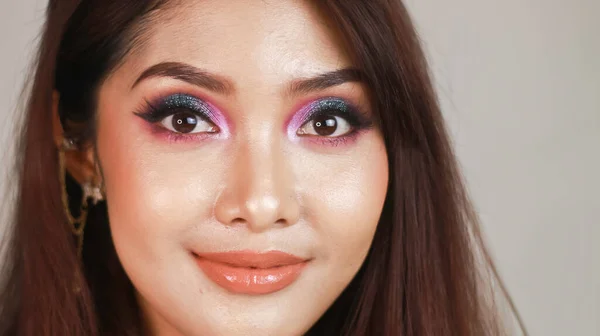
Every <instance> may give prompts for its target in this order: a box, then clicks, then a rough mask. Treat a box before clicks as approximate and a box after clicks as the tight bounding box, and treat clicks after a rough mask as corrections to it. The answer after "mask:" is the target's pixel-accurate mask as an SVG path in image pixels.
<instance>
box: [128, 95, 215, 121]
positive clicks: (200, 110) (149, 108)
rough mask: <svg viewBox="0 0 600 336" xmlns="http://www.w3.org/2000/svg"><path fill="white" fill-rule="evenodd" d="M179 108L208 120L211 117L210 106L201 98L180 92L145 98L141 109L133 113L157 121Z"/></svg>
mask: <svg viewBox="0 0 600 336" xmlns="http://www.w3.org/2000/svg"><path fill="white" fill-rule="evenodd" d="M180 110H188V111H190V112H192V113H194V114H195V115H197V116H198V117H200V118H203V119H205V120H207V121H210V122H212V119H213V118H212V113H211V111H210V108H209V107H208V106H207V105H206V104H205V103H204V102H202V100H200V99H198V98H196V97H193V96H190V95H186V94H181V93H178V94H173V95H170V96H167V97H165V98H159V99H158V100H155V101H149V100H145V104H144V107H143V108H142V110H141V111H140V112H135V113H134V114H135V115H137V116H138V117H140V118H142V119H144V120H146V121H148V122H150V123H157V122H159V121H161V120H163V119H164V118H166V117H168V116H170V115H173V114H175V113H176V112H177V111H180Z"/></svg>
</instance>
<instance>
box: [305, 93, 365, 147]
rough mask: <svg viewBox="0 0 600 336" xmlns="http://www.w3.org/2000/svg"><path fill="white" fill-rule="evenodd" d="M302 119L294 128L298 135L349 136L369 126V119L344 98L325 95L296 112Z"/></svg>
mask: <svg viewBox="0 0 600 336" xmlns="http://www.w3.org/2000/svg"><path fill="white" fill-rule="evenodd" d="M297 118H298V120H302V121H301V123H300V122H299V123H298V124H300V125H301V126H300V127H299V128H298V129H297V130H296V134H297V135H299V136H319V137H325V138H338V137H346V136H350V135H351V134H353V133H354V132H356V131H359V130H361V129H365V128H369V127H371V125H372V121H371V119H370V118H369V117H368V116H367V115H365V114H364V113H363V112H361V111H360V110H359V109H357V108H356V107H355V106H354V105H352V104H350V103H348V102H346V100H344V99H342V98H337V97H327V98H323V99H319V100H317V101H314V102H312V103H310V104H309V105H308V106H306V107H304V108H302V109H301V110H300V111H299V113H298V114H297Z"/></svg>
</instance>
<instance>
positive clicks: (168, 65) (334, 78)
mask: <svg viewBox="0 0 600 336" xmlns="http://www.w3.org/2000/svg"><path fill="white" fill-rule="evenodd" d="M154 77H168V78H173V79H177V80H181V81H184V82H186V83H189V84H192V85H195V86H200V87H204V88H206V89H208V90H210V91H213V92H216V93H220V94H223V95H231V94H232V93H233V92H234V91H235V85H234V84H233V82H232V81H231V80H229V79H227V78H226V77H223V76H220V75H217V74H213V73H210V72H208V71H206V70H203V69H200V68H197V67H194V66H191V65H189V64H185V63H179V62H163V63H158V64H156V65H153V66H151V67H150V68H148V69H146V70H145V71H144V72H143V73H142V74H141V75H140V76H139V77H138V79H137V80H136V81H135V82H134V84H133V85H132V86H131V89H132V90H133V88H135V87H136V86H137V85H138V84H139V83H140V82H142V81H143V80H145V79H148V78H154ZM363 80H364V75H363V73H362V72H361V71H360V70H358V69H355V68H343V69H338V70H334V71H330V72H325V73H322V74H319V75H317V76H315V77H310V78H299V79H295V80H293V81H292V82H291V83H290V84H289V86H288V88H287V93H288V94H291V95H294V94H302V93H304V94H306V93H310V92H313V91H319V90H324V89H327V88H329V87H333V86H337V85H341V84H344V83H347V82H361V81H363Z"/></svg>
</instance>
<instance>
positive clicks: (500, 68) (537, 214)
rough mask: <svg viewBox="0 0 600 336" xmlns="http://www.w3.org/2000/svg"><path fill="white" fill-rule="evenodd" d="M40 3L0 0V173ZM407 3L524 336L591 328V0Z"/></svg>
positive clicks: (599, 46)
mask: <svg viewBox="0 0 600 336" xmlns="http://www.w3.org/2000/svg"><path fill="white" fill-rule="evenodd" d="M45 4H46V2H45V1H43V0H2V1H1V3H0V50H1V53H0V121H1V122H2V124H0V132H1V133H0V145H1V148H2V149H3V153H2V155H0V158H1V160H2V164H1V165H0V166H1V167H0V168H2V169H6V167H7V166H8V165H9V157H8V156H6V155H5V153H4V152H6V150H8V148H9V147H10V145H11V144H12V143H13V140H12V136H11V134H10V131H9V130H10V128H11V125H12V120H14V113H15V112H14V110H15V104H16V102H17V101H18V94H19V92H20V89H21V86H22V84H23V80H24V75H25V73H26V71H25V70H26V68H27V62H28V60H29V57H30V55H31V50H32V48H33V47H34V46H35V43H34V39H35V37H36V36H37V34H38V31H39V27H40V24H41V19H42V17H43V14H44V7H45ZM407 5H408V6H409V8H410V9H411V11H412V13H413V15H414V18H415V21H416V24H417V26H418V28H419V31H420V33H421V35H422V38H423V40H424V44H425V48H426V50H427V52H428V55H429V56H430V60H431V65H432V70H433V73H434V75H435V80H436V85H437V87H438V90H439V94H440V100H441V102H442V107H443V109H444V113H445V115H446V117H447V120H448V123H449V125H450V127H451V131H452V134H453V135H454V140H455V145H456V148H457V152H458V155H459V159H460V161H461V163H462V165H463V169H464V173H465V175H466V178H467V181H468V183H469V188H470V190H471V193H472V196H473V198H474V200H475V203H476V205H477V208H478V211H479V212H480V214H481V218H482V221H483V225H484V232H485V235H486V238H487V240H488V242H489V244H490V247H491V249H492V252H493V254H494V256H495V258H496V260H497V262H498V267H499V269H500V272H501V273H502V275H503V277H504V279H505V281H506V283H507V285H508V288H509V290H510V291H511V293H512V295H513V297H514V300H515V301H516V304H517V306H518V308H519V310H520V311H521V313H522V315H523V318H524V319H525V322H526V324H527V326H528V328H529V331H530V333H531V335H543V336H546V335H547V336H566V335H569V336H570V335H577V336H579V335H590V336H598V335H600V322H599V320H600V260H599V259H600V258H599V257H600V247H599V245H598V244H597V242H598V241H600V219H599V216H600V196H599V195H598V194H599V193H600V1H599V0H569V1H565V0H560V1H559V0H494V1H492V0H454V1H445V0H407ZM5 174H6V173H5V172H4V171H3V172H2V175H0V186H1V187H2V188H4V187H5V184H6V182H7V181H9V179H8V178H6V177H5ZM5 201H6V200H4V201H3V200H0V204H2V203H5ZM33 211H35V210H33Z"/></svg>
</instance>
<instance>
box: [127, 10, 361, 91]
mask: <svg viewBox="0 0 600 336" xmlns="http://www.w3.org/2000/svg"><path fill="white" fill-rule="evenodd" d="M167 11H168V13H167V15H164V16H159V17H158V18H157V19H155V20H153V21H151V22H150V23H149V24H150V25H152V27H151V29H150V35H149V36H148V40H147V43H145V45H144V47H143V48H142V49H141V50H140V51H139V52H137V53H136V54H135V56H134V57H132V61H133V62H134V64H135V65H136V67H138V68H139V69H140V70H141V69H144V68H147V67H149V66H152V65H153V64H156V63H160V62H164V61H176V62H185V63H189V64H191V65H193V66H197V67H201V68H203V69H206V70H209V71H212V72H215V73H219V74H223V75H226V76H230V77H232V78H233V79H234V81H236V82H239V81H243V80H244V79H247V80H248V82H252V81H253V80H252V79H255V80H256V79H258V78H260V81H261V82H267V81H274V82H280V81H286V80H289V79H290V78H295V77H299V76H300V77H304V76H310V75H314V74H318V73H322V72H325V71H331V70H335V69H339V68H343V67H348V66H350V65H351V63H350V61H349V57H348V55H347V54H346V53H345V51H344V48H343V44H342V42H341V39H340V37H339V34H338V33H337V30H336V29H334V28H333V23H332V22H330V21H329V20H327V16H326V14H325V13H323V12H322V11H320V10H319V8H317V7H316V6H315V5H314V3H313V2H311V1H298V0H277V1H248V0H227V1H222V0H205V1H179V2H178V3H177V5H175V6H171V7H170V8H169V9H168V10H167ZM256 84H258V83H248V85H256Z"/></svg>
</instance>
